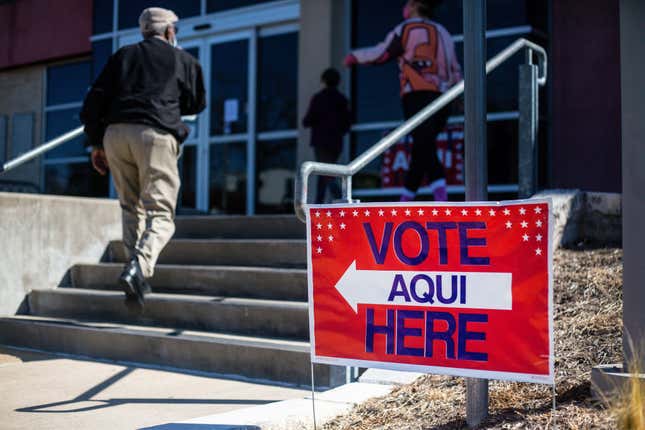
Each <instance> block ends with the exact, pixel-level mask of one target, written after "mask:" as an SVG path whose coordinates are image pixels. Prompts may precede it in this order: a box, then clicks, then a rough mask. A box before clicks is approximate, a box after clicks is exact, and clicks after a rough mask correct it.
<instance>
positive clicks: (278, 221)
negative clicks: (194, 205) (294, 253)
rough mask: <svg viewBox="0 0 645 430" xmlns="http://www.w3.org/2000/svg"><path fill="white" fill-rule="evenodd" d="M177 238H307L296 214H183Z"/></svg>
mask: <svg viewBox="0 0 645 430" xmlns="http://www.w3.org/2000/svg"><path fill="white" fill-rule="evenodd" d="M175 225H176V227H177V230H176V231H175V237H176V238H191V239H204V238H220V239H304V238H305V224H304V223H302V222H300V221H299V220H298V219H297V218H296V217H295V216H293V215H261V216H243V215H240V216H180V217H177V219H176V220H175Z"/></svg>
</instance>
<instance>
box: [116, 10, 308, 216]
mask: <svg viewBox="0 0 645 430" xmlns="http://www.w3.org/2000/svg"><path fill="white" fill-rule="evenodd" d="M265 12H266V11H265ZM274 19H275V20H276V21H279V22H280V24H279V25H275V24H272V23H266V22H263V23H262V25H247V26H243V25H242V26H241V28H237V29H230V30H227V31H225V32H220V33H217V32H215V33H210V34H206V35H202V34H194V32H193V33H192V34H191V32H188V33H189V34H188V35H187V36H184V38H183V39H182V33H184V29H183V28H181V27H180V28H181V32H180V33H179V36H180V37H179V45H180V46H181V47H182V49H185V50H186V51H187V52H189V53H190V54H192V55H194V56H195V57H196V58H198V59H199V60H200V63H201V65H202V68H203V72H204V81H205V85H206V91H207V100H208V106H207V108H206V110H205V111H204V112H202V113H201V114H200V115H199V116H198V117H197V118H195V120H194V121H191V122H189V125H190V127H191V133H190V136H189V138H188V140H187V141H186V142H185V143H184V150H183V155H182V157H181V159H180V161H179V166H180V173H181V176H182V190H181V195H180V200H179V212H180V213H181V212H183V213H191V212H202V213H203V212H207V213H210V214H246V215H253V214H270V213H288V212H291V211H292V210H293V181H294V177H295V169H296V146H297V143H296V142H297V82H298V70H297V64H298V60H297V58H298V24H297V21H296V20H295V19H294V20H293V21H291V22H287V23H284V17H282V19H281V17H280V16H279V15H277V16H274ZM240 22H241V23H243V20H241V21H240ZM180 26H181V22H180ZM194 27H195V28H198V27H200V24H199V23H196V24H195V26H194ZM139 39H140V36H139V35H132V36H130V37H121V38H120V41H119V45H121V46H123V45H126V44H129V43H135V42H136V41H138V40H139Z"/></svg>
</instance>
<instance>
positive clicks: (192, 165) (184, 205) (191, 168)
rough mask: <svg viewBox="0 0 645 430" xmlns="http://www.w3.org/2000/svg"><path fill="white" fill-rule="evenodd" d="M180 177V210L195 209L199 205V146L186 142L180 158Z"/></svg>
mask: <svg viewBox="0 0 645 430" xmlns="http://www.w3.org/2000/svg"><path fill="white" fill-rule="evenodd" d="M179 177H180V178H181V188H180V189H179V199H178V202H179V205H178V206H179V211H181V210H182V209H194V208H195V207H197V148H196V147H195V146H189V145H185V144H184V146H183V153H182V156H181V158H180V159H179Z"/></svg>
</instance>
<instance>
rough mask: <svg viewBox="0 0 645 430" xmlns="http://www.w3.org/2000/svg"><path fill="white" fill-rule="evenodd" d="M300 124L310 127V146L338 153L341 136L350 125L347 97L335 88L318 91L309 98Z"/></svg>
mask: <svg viewBox="0 0 645 430" xmlns="http://www.w3.org/2000/svg"><path fill="white" fill-rule="evenodd" d="M302 124H303V125H304V126H305V127H311V146H314V147H324V148H325V149H328V150H329V151H335V152H338V153H340V151H341V149H342V147H343V136H344V135H345V133H347V132H348V131H349V127H350V125H351V114H350V112H349V102H348V101H347V98H345V96H344V95H342V94H341V93H340V92H339V91H338V90H337V89H336V88H325V89H324V90H322V91H320V92H318V93H317V94H315V95H314V96H313V98H312V99H311V103H310V104H309V109H308V110H307V114H306V115H305V118H304V119H303V121H302Z"/></svg>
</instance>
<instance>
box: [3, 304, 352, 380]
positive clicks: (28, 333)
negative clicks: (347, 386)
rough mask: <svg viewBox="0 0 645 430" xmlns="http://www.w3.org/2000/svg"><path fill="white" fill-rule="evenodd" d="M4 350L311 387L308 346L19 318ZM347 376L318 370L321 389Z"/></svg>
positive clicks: (7, 323)
mask: <svg viewBox="0 0 645 430" xmlns="http://www.w3.org/2000/svg"><path fill="white" fill-rule="evenodd" d="M0 344H2V345H7V346H15V347H26V348H31V349H37V350H42V351H51V352H59V353H67V354H75V355H83V356H87V357H94V358H100V359H106V360H114V361H125V362H131V363H141V364H148V365H159V366H163V367H165V368H180V369H190V370H199V371H206V372H214V373H218V374H220V375H236V376H237V375H239V376H242V377H246V378H251V379H254V380H265V381H274V382H282V383H288V384H295V385H300V386H307V385H309V384H310V381H311V371H310V361H309V358H310V355H309V354H310V353H309V344H308V343H307V342H297V341H287V340H275V339H263V338H257V337H249V336H234V335H227V334H218V333H206V332H195V331H177V330H175V329H168V328H155V327H145V326H136V325H122V324H114V323H96V322H84V321H81V320H76V319H62V318H42V317H36V316H14V317H5V318H0ZM344 370H345V369H344V368H341V367H335V366H324V365H315V370H314V372H315V377H316V386H317V387H318V386H321V387H323V386H324V387H332V386H337V385H339V384H341V383H344V378H345V373H344Z"/></svg>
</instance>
